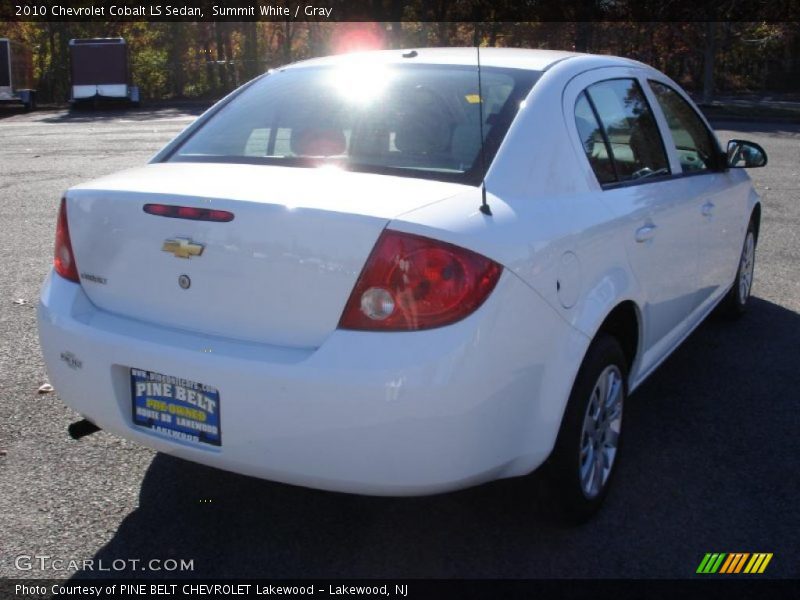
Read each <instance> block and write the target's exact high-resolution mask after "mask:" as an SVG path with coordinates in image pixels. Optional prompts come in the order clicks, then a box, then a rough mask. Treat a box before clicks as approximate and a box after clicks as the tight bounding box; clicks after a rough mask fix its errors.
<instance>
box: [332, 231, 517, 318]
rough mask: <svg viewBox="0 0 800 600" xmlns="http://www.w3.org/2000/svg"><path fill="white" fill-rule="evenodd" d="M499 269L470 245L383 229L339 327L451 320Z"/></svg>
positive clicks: (485, 292)
mask: <svg viewBox="0 0 800 600" xmlns="http://www.w3.org/2000/svg"><path fill="white" fill-rule="evenodd" d="M502 270H503V268H502V267H501V266H500V265H498V264H497V263H496V262H494V261H492V260H490V259H488V258H486V257H485V256H481V255H480V254H476V253H475V252H472V251H470V250H465V249H464V248H460V247H458V246H453V245H452V244H447V243H444V242H439V241H436V240H432V239H429V238H425V237H421V236H417V235H411V234H408V233H399V232H396V231H388V230H386V231H384V232H383V233H382V234H381V236H380V238H378V241H377V242H376V244H375V248H373V250H372V254H370V257H369V258H368V259H367V264H366V266H365V267H364V270H363V271H362V272H361V276H360V277H359V279H358V281H357V282H356V286H355V288H354V289H353V292H352V293H351V294H350V299H349V300H348V301H347V305H346V306H345V309H344V312H343V313H342V318H341V320H340V321H339V327H340V328H341V329H360V330H370V331H409V330H416V329H430V328H432V327H441V326H443V325H449V324H450V323H455V322H456V321H459V320H461V319H463V318H464V317H466V316H467V315H469V314H471V313H472V312H473V311H475V310H476V309H477V308H478V307H479V306H480V305H481V304H483V302H484V300H486V298H487V297H488V296H489V294H490V293H491V291H492V290H493V289H494V287H495V285H496V284H497V281H498V279H500V274H501V273H502Z"/></svg>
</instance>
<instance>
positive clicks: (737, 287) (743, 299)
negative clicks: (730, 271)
mask: <svg viewBox="0 0 800 600" xmlns="http://www.w3.org/2000/svg"><path fill="white" fill-rule="evenodd" d="M755 231H756V228H755V224H754V223H753V221H752V219H751V220H750V224H749V225H748V226H747V233H746V234H745V236H744V244H743V245H742V253H741V254H740V255H739V266H738V268H737V269H736V279H734V281H733V287H731V289H730V290H729V291H728V293H727V295H726V296H725V298H724V299H723V300H722V303H721V308H722V312H723V313H724V314H725V316H727V317H730V318H733V319H736V318H738V317H741V316H742V315H743V314H744V313H745V312H747V304H748V300H749V299H750V292H751V291H752V290H753V273H754V269H755V263H756V232H755Z"/></svg>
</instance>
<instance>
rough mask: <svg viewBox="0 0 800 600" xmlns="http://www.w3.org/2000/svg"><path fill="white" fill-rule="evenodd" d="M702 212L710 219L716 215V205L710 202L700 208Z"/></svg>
mask: <svg viewBox="0 0 800 600" xmlns="http://www.w3.org/2000/svg"><path fill="white" fill-rule="evenodd" d="M700 210H701V211H702V213H703V216H704V217H710V216H711V215H713V214H714V203H713V202H711V200H709V201H708V202H706V203H705V204H703V206H702V207H700Z"/></svg>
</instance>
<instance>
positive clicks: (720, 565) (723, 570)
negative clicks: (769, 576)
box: [696, 552, 772, 575]
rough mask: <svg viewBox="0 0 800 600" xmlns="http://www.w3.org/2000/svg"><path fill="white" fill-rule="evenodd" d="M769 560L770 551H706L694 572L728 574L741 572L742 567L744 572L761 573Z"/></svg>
mask: <svg viewBox="0 0 800 600" xmlns="http://www.w3.org/2000/svg"><path fill="white" fill-rule="evenodd" d="M748 559H749V560H748ZM771 560H772V553H771V552H756V553H754V554H750V553H749V552H732V553H730V554H727V553H725V552H708V553H706V555H705V556H704V557H703V560H702V561H700V566H698V567H697V571H696V572H697V573H702V574H714V573H719V574H720V575H722V574H726V575H729V574H734V573H742V569H744V573H763V572H764V571H765V570H766V568H767V565H768V564H769V561H771ZM745 565H747V566H745Z"/></svg>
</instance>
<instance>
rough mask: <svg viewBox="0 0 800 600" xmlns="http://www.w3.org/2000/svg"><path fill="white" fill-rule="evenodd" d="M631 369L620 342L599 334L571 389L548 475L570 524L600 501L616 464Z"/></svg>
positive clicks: (584, 517) (559, 508)
mask: <svg viewBox="0 0 800 600" xmlns="http://www.w3.org/2000/svg"><path fill="white" fill-rule="evenodd" d="M627 375H628V367H627V363H626V360H625V355H624V353H623V351H622V348H621V347H620V345H619V342H617V340H616V339H615V338H614V337H612V336H610V335H607V334H600V335H599V336H598V337H597V338H596V339H595V340H594V342H592V345H591V346H590V347H589V350H588V352H587V353H586V357H585V358H584V361H583V364H582V365H581V368H580V370H579V371H578V376H577V378H576V380H575V384H574V385H573V388H572V393H571V394H570V397H569V401H568V403H567V408H566V411H565V413H564V419H563V421H562V423H561V429H560V431H559V434H558V439H557V440H556V445H555V448H554V450H553V454H552V455H551V456H550V458H549V459H548V463H547V466H546V469H545V471H546V474H547V477H548V479H549V482H550V487H551V490H552V492H553V493H554V495H555V500H556V507H557V511H558V512H559V513H560V516H562V517H563V518H564V519H565V520H566V521H568V522H570V523H575V524H577V523H582V522H585V521H586V520H588V519H589V518H590V517H591V516H592V515H593V514H594V513H595V512H597V510H598V509H599V508H600V506H601V505H602V503H603V501H604V500H605V497H606V495H607V494H608V489H609V485H610V483H611V480H612V476H613V474H614V471H615V467H616V464H617V462H618V454H619V449H620V442H621V439H622V412H623V406H624V403H625V398H626V397H627V383H626V382H627Z"/></svg>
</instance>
